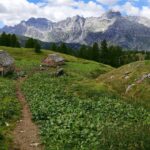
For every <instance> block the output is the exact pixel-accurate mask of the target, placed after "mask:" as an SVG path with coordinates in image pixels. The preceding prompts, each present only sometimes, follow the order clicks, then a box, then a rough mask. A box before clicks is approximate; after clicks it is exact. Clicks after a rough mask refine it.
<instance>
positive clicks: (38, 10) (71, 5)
mask: <svg viewBox="0 0 150 150" xmlns="http://www.w3.org/2000/svg"><path fill="white" fill-rule="evenodd" d="M108 10H114V11H120V12H121V13H122V14H123V15H132V16H144V17H148V18H150V0H0V27H3V26H4V25H9V26H13V25H15V24H18V23H19V22H21V21H22V20H28V19H29V18H31V17H35V18H39V17H40V18H47V19H49V20H51V21H60V20H63V19H66V18H67V17H72V16H75V15H80V16H83V17H91V16H94V17H98V16H101V15H102V14H103V13H105V12H106V11H108Z"/></svg>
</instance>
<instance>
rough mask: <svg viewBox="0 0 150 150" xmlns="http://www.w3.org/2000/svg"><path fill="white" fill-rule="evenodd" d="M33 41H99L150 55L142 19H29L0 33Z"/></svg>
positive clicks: (149, 25)
mask: <svg viewBox="0 0 150 150" xmlns="http://www.w3.org/2000/svg"><path fill="white" fill-rule="evenodd" d="M3 31H5V32H7V33H15V34H18V35H22V36H28V37H33V38H36V39H39V40H41V41H45V42H66V43H80V44H93V43H94V42H98V43H99V42H101V41H102V40H103V39H106V40H108V41H109V42H110V43H112V44H117V45H120V46H122V47H124V48H130V49H136V50H149V51H150V20H149V19H147V18H144V17H134V16H133V17H132V16H122V15H121V13H120V12H114V11H109V12H107V13H105V14H102V15H101V17H89V18H84V17H80V16H75V17H72V18H67V19H66V20H63V21H60V22H52V21H49V20H47V19H44V18H37V19H36V18H30V19H29V20H27V21H22V22H21V23H20V24H18V25H16V26H14V27H8V26H5V27H4V28H3V29H1V30H0V32H3Z"/></svg>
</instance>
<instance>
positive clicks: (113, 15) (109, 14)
mask: <svg viewBox="0 0 150 150" xmlns="http://www.w3.org/2000/svg"><path fill="white" fill-rule="evenodd" d="M121 16H122V15H121V13H120V12H119V11H114V10H109V11H108V12H106V13H105V14H104V15H102V17H104V18H108V19H112V18H119V17H121Z"/></svg>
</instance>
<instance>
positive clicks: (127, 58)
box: [50, 40, 150, 67]
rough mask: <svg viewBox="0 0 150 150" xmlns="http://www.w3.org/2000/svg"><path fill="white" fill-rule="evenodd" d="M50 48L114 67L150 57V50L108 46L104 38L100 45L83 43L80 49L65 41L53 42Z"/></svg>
mask: <svg viewBox="0 0 150 150" xmlns="http://www.w3.org/2000/svg"><path fill="white" fill-rule="evenodd" d="M50 49H51V50H53V51H57V52H61V53H66V54H71V55H74V56H76V57H80V58H84V59H88V60H94V61H97V62H101V63H104V64H108V65H111V66H113V67H119V66H121V65H125V64H128V63H131V62H134V61H139V60H145V59H150V52H143V51H142V52H139V51H132V50H128V51H124V50H123V49H122V48H121V47H120V46H114V45H111V46H108V44H107V41H106V40H103V41H102V42H101V44H100V46H99V45H98V44H97V43H94V44H93V45H92V46H87V45H82V46H81V47H80V49H79V50H72V49H71V48H69V47H68V46H67V45H66V44H65V43H62V44H60V45H58V44H56V43H53V44H52V45H51V47H50Z"/></svg>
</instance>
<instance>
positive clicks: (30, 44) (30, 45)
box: [25, 38, 35, 48]
mask: <svg viewBox="0 0 150 150" xmlns="http://www.w3.org/2000/svg"><path fill="white" fill-rule="evenodd" d="M34 46H35V40H34V39H33V38H29V39H28V40H27V41H26V43H25V48H34Z"/></svg>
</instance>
